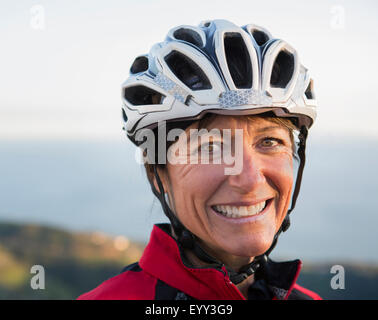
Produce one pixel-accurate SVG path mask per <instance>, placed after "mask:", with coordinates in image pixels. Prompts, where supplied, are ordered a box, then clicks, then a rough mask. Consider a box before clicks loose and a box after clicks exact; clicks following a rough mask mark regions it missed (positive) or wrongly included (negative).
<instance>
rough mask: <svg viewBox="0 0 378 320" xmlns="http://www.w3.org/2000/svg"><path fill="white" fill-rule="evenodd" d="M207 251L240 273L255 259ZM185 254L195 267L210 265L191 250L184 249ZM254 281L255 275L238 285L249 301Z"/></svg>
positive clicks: (227, 266)
mask: <svg viewBox="0 0 378 320" xmlns="http://www.w3.org/2000/svg"><path fill="white" fill-rule="evenodd" d="M201 246H202V245H201ZM204 249H205V248H204ZM205 250H206V252H208V253H209V254H210V255H211V256H213V257H214V258H216V259H217V260H219V261H222V262H223V264H224V265H225V266H226V268H227V269H228V270H234V271H239V270H240V268H241V267H243V266H244V265H246V264H248V263H250V262H252V261H253V259H254V258H253V257H240V256H233V255H230V254H222V253H218V254H214V253H213V252H212V251H211V250H209V249H208V248H206V249H205ZM184 253H185V255H186V257H187V259H188V260H189V261H190V262H191V264H192V265H193V266H198V267H202V266H206V265H208V264H207V263H206V262H204V261H202V260H200V259H199V258H198V257H197V256H196V255H195V254H194V253H193V252H192V251H191V250H188V249H184ZM254 280H255V278H254V275H253V274H252V275H250V276H249V277H248V278H247V279H245V280H243V281H242V282H240V283H239V284H237V285H236V287H237V288H238V289H239V291H240V292H241V294H242V295H243V296H244V297H245V298H246V299H248V288H249V286H250V285H251V284H252V283H253V282H254Z"/></svg>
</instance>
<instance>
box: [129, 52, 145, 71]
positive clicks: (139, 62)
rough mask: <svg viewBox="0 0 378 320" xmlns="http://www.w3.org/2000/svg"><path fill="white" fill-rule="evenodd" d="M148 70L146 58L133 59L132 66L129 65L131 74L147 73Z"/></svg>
mask: <svg viewBox="0 0 378 320" xmlns="http://www.w3.org/2000/svg"><path fill="white" fill-rule="evenodd" d="M147 69H148V58H147V57H146V56H139V57H137V58H135V60H134V62H133V64H132V65H131V68H130V72H131V73H139V72H143V71H147Z"/></svg>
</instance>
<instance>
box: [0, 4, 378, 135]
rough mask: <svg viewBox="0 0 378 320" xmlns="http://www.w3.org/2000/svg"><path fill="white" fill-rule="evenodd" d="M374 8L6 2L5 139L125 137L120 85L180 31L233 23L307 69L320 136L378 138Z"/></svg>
mask: <svg viewBox="0 0 378 320" xmlns="http://www.w3.org/2000/svg"><path fill="white" fill-rule="evenodd" d="M377 16H378V3H377V2H376V1H345V0H339V1H333V0H328V1H325V0H320V1H311V2H309V1H294V0H289V1H271V0H265V1H251V0H249V1H241V0H234V1H224V0H218V1H197V0H194V1H190V2H189V1H183V2H179V1H115V0H112V1H93V0H92V1H91V0H83V1H73V0H69V1H67V0H66V1H52V0H49V1H47V0H46V1H25V0H24V1H10V0H7V1H4V0H1V1H0V39H1V50H0V88H1V94H0V140H13V139H16V140H27V139H39V140H54V139H73V140H80V139H95V140H98V139H111V140H119V139H121V137H123V133H122V130H121V128H122V123H121V83H122V82H123V81H124V80H125V79H126V78H127V76H128V71H129V68H130V65H131V63H132V62H133V60H134V58H135V57H136V56H137V55H139V54H144V53H148V51H149V49H150V47H151V46H152V45H153V44H154V43H157V42H160V41H163V40H164V38H165V36H166V34H167V33H168V30H169V29H170V28H173V27H175V26H177V25H183V24H187V25H198V24H199V23H200V22H201V21H202V20H208V19H227V20H230V21H232V22H234V23H235V24H237V25H240V26H241V25H245V24H249V23H254V24H258V25H261V26H264V27H265V28H267V29H268V30H269V31H270V32H271V33H272V34H273V36H275V37H278V38H282V39H285V40H286V41H287V42H289V43H290V44H291V45H292V46H293V47H294V48H296V50H297V51H298V53H299V57H300V59H301V61H302V63H303V64H304V65H305V66H306V67H307V68H308V69H309V70H310V72H311V75H312V77H313V78H314V83H315V94H316V97H317V100H318V104H319V109H318V118H317V122H316V123H315V125H314V126H313V128H312V134H313V135H314V136H316V137H325V138H327V137H330V136H342V137H361V138H364V137H372V138H373V139H376V140H378V125H377V120H376V119H377V118H378V100H377V99H372V98H373V97H374V96H375V93H376V84H377V77H376V72H377V70H378V59H376V57H377V56H378V42H377V39H378V19H377V18H376V17H377Z"/></svg>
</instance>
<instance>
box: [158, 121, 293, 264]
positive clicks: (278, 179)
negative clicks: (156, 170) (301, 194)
mask: <svg viewBox="0 0 378 320" xmlns="http://www.w3.org/2000/svg"><path fill="white" fill-rule="evenodd" d="M193 128H197V127H196V125H192V126H190V127H189V128H187V129H186V130H185V132H186V133H188V132H189V130H190V129H193ZM206 129H207V130H208V131H210V130H211V129H219V130H220V132H222V130H223V129H231V130H232V131H231V132H235V130H234V129H242V133H243V134H242V139H241V140H242V142H241V143H240V147H239V149H240V148H241V149H242V154H241V152H240V150H237V147H235V143H234V142H235V141H233V143H232V144H233V147H232V148H233V151H232V152H233V155H234V156H236V157H237V156H240V157H241V159H239V161H240V163H241V164H242V167H241V171H240V172H239V173H238V174H233V175H226V174H225V168H226V167H230V166H232V165H230V164H229V162H228V164H226V163H225V161H221V162H220V163H218V164H217V163H211V162H212V161H211V157H212V154H211V153H214V154H215V153H217V152H218V151H219V147H221V145H222V143H225V142H226V141H222V140H223V139H225V138H220V139H219V138H214V139H213V142H212V143H210V145H209V144H208V145H207V146H205V147H206V150H208V151H209V152H210V163H201V161H200V160H199V161H198V163H190V162H189V161H188V163H184V164H172V163H168V164H167V166H166V170H165V172H164V173H163V176H162V181H163V184H164V188H165V190H166V191H167V192H168V194H169V198H170V202H171V203H172V205H173V207H174V208H173V209H174V212H175V213H176V215H177V216H178V218H179V220H180V221H181V222H182V223H183V224H184V225H185V226H186V228H188V229H189V230H190V231H191V232H192V233H194V234H195V235H196V236H197V237H198V238H199V239H200V240H201V242H202V245H204V246H205V248H206V249H207V250H209V253H212V254H213V255H215V256H216V257H221V256H224V255H225V254H226V255H233V256H243V257H255V256H257V255H260V254H262V253H264V252H265V251H266V250H267V249H269V247H270V245H271V243H272V241H273V237H274V235H275V233H276V232H277V231H278V229H279V227H280V226H281V223H282V221H283V219H284V217H285V214H286V212H287V210H288V206H289V204H290V196H291V190H292V185H293V163H292V159H293V156H292V144H291V138H290V133H289V131H288V129H287V128H285V127H283V126H280V125H278V124H276V123H274V122H271V121H269V120H266V119H264V118H260V117H255V118H253V120H248V119H247V118H246V117H233V116H221V115H218V116H216V117H215V118H214V120H213V121H212V122H211V123H210V124H209V125H208V126H207V128H206ZM187 136H189V134H187ZM180 141H181V140H179V141H178V142H176V143H175V144H180V143H182V141H183V140H182V141H181V142H180ZM200 142H201V141H200V140H199V143H189V142H188V150H189V151H188V152H190V153H191V154H193V150H198V147H200ZM236 145H237V144H236ZM215 157H216V155H214V158H215ZM199 159H201V157H200V158H199ZM214 162H215V161H214Z"/></svg>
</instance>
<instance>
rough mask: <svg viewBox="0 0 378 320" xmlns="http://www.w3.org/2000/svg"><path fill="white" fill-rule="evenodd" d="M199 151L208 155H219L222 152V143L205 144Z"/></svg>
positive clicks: (211, 142)
mask: <svg viewBox="0 0 378 320" xmlns="http://www.w3.org/2000/svg"><path fill="white" fill-rule="evenodd" d="M199 150H201V151H203V152H208V153H218V152H220V151H221V142H217V141H209V142H208V143H203V144H201V146H200V147H199Z"/></svg>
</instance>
